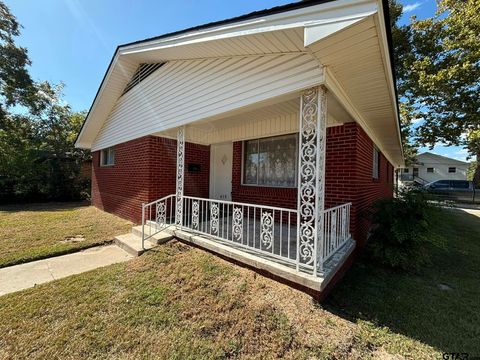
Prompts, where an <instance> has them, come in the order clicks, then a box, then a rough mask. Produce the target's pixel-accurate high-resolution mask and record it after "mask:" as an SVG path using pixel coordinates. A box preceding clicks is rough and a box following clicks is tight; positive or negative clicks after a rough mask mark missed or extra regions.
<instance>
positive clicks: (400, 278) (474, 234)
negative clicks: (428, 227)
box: [328, 210, 480, 357]
mask: <svg viewBox="0 0 480 360" xmlns="http://www.w3.org/2000/svg"><path fill="white" fill-rule="evenodd" d="M441 217H442V218H441V219H440V221H439V222H438V225H437V227H436V229H435V232H436V233H437V235H440V236H442V237H443V238H444V239H445V244H444V245H443V246H441V247H432V248H431V249H430V254H431V256H432V259H431V260H432V264H431V265H429V266H428V267H426V268H424V269H422V270H421V271H420V273H419V274H416V275H407V274H403V273H398V272H394V271H391V270H388V269H382V268H379V267H377V266H374V265H373V264H369V263H368V261H366V260H364V261H360V262H357V263H356V264H355V265H354V266H353V267H352V268H351V269H350V270H349V272H348V273H347V275H346V277H345V278H344V279H343V280H342V282H341V283H339V284H338V285H337V286H336V288H335V289H334V290H333V292H332V294H331V295H330V297H329V298H328V308H329V309H331V310H333V311H335V312H337V313H339V314H342V316H345V317H346V318H349V319H351V320H353V321H369V322H371V323H372V324H374V325H376V326H384V327H388V328H389V329H390V330H391V331H394V332H395V333H399V334H403V335H405V336H407V337H409V338H412V339H418V340H420V341H422V342H424V343H427V344H429V345H431V346H433V347H435V348H436V349H438V350H439V351H442V352H460V353H462V352H463V353H469V354H470V356H471V357H473V356H480V275H479V270H480V217H478V216H474V215H471V214H469V213H467V212H463V211H460V210H448V211H447V210H445V211H443V212H442V214H441Z"/></svg>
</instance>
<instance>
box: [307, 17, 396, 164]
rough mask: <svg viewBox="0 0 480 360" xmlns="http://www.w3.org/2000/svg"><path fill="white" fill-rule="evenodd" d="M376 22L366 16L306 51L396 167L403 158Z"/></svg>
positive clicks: (323, 38)
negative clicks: (321, 68) (317, 62)
mask: <svg viewBox="0 0 480 360" xmlns="http://www.w3.org/2000/svg"><path fill="white" fill-rule="evenodd" d="M378 22H379V19H378V14H374V15H370V16H367V17H365V18H363V19H360V20H359V21H356V22H354V23H352V24H350V25H349V26H347V27H345V28H343V29H342V30H340V31H338V32H336V33H334V34H331V35H329V36H327V37H322V38H320V40H318V41H316V42H314V43H311V44H310V45H309V46H308V48H309V49H310V51H311V52H312V54H313V55H314V56H315V57H316V58H317V59H318V60H319V62H321V63H322V64H323V65H325V66H326V67H327V69H328V71H327V86H329V87H330V89H331V90H332V91H334V92H336V95H337V97H339V98H342V97H343V99H342V100H343V101H342V102H343V103H344V105H345V106H346V108H347V110H348V111H349V112H350V113H351V115H352V116H353V117H354V118H355V120H356V121H358V122H359V123H360V125H362V127H363V128H364V130H365V131H366V132H367V134H368V135H369V136H370V137H371V138H372V140H374V142H375V143H376V144H377V146H379V147H380V150H381V151H382V152H383V153H384V155H385V156H387V158H388V159H389V160H390V161H391V162H392V163H393V164H394V165H395V166H399V165H400V164H402V162H403V155H402V150H401V141H400V133H399V125H398V118H397V114H396V102H395V99H394V97H395V94H394V92H392V91H393V89H392V87H391V80H390V79H389V74H388V71H390V70H389V66H390V64H389V61H388V59H386V58H385V51H384V49H383V47H384V43H383V42H382V40H383V39H382V38H381V36H380V34H379V29H378V26H379V25H378ZM306 31H307V30H306ZM387 52H388V51H387ZM328 75H331V76H330V77H329V76H328ZM329 78H330V79H329Z"/></svg>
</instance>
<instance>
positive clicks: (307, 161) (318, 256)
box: [297, 86, 327, 276]
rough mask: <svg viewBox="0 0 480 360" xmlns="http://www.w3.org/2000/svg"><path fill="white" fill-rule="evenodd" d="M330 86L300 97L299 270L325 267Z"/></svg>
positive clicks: (307, 92)
mask: <svg viewBox="0 0 480 360" xmlns="http://www.w3.org/2000/svg"><path fill="white" fill-rule="evenodd" d="M326 125H327V102H326V89H325V88H324V87H323V86H319V87H313V88H310V89H307V90H304V91H303V92H302V94H301V97H300V131H299V156H298V157H299V161H298V169H299V170H298V215H297V270H299V267H300V266H301V265H303V266H307V267H309V268H310V267H311V268H313V271H312V272H313V275H315V276H316V275H317V271H319V270H320V271H322V270H323V261H322V259H323V234H324V231H323V226H324V213H323V211H324V202H325V197H324V192H325V180H324V178H325V149H326V147H325V145H326V127H327V126H326Z"/></svg>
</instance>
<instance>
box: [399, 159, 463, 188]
mask: <svg viewBox="0 0 480 360" xmlns="http://www.w3.org/2000/svg"><path fill="white" fill-rule="evenodd" d="M468 166H469V164H468V163H467V162H464V161H460V160H456V159H452V158H449V157H446V156H441V155H437V154H433V153H430V152H426V153H423V154H420V155H418V156H417V162H416V164H414V165H413V166H411V167H408V168H404V169H402V175H401V180H402V181H414V180H415V181H418V182H420V183H429V182H432V181H436V180H442V179H447V180H466V179H467V169H468Z"/></svg>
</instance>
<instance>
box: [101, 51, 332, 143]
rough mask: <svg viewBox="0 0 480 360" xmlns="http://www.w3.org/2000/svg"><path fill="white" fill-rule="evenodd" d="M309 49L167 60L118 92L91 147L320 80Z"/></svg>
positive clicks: (166, 126) (261, 99) (194, 118)
mask: <svg viewBox="0 0 480 360" xmlns="http://www.w3.org/2000/svg"><path fill="white" fill-rule="evenodd" d="M323 80H324V78H323V71H322V70H321V69H320V68H319V65H318V63H317V62H316V60H315V59H313V58H312V57H311V56H310V55H309V54H295V55H275V56H248V57H234V58H221V59H219V58H217V59H204V60H179V61H171V62H168V63H167V64H165V65H164V66H162V67H161V68H160V69H158V70H157V71H156V72H155V73H153V74H152V75H150V76H149V77H148V78H147V79H146V80H144V81H143V82H142V83H140V84H139V85H138V86H136V87H135V88H133V89H132V90H130V91H129V92H128V93H127V94H125V95H124V96H122V97H121V98H120V99H119V100H118V101H117V103H116V105H115V107H114V108H113V110H112V112H111V113H110V115H109V116H108V119H107V121H106V122H105V124H104V125H103V127H102V129H101V130H100V132H99V134H98V136H97V138H96V140H95V142H94V145H93V147H92V149H93V150H98V149H101V148H105V147H108V146H111V145H114V144H117V143H122V142H125V141H128V140H131V139H135V138H138V137H140V136H145V135H149V134H153V133H157V132H160V131H164V130H167V129H169V128H173V127H177V126H180V125H184V124H188V123H191V122H194V121H197V120H200V119H204V118H207V117H210V116H215V115H218V114H221V113H227V112H228V111H232V110H235V109H238V108H241V107H244V106H247V105H250V104H253V103H256V102H259V101H263V100H267V99H269V98H272V97H276V96H280V95H283V94H288V93H291V92H294V91H298V90H300V89H303V88H306V87H309V86H312V85H315V84H319V83H321V82H322V81H323Z"/></svg>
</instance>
